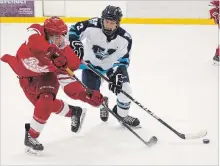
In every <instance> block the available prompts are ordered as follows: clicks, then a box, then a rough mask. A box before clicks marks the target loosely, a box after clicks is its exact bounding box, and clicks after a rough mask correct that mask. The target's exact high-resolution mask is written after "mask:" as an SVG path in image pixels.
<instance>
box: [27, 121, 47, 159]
mask: <svg viewBox="0 0 220 166" xmlns="http://www.w3.org/2000/svg"><path fill="white" fill-rule="evenodd" d="M29 130H30V124H29V123H26V124H25V139H24V144H25V146H26V148H25V152H26V153H27V154H30V155H36V156H38V155H41V152H42V151H43V150H44V147H43V145H42V144H41V143H39V142H38V140H37V138H33V137H31V136H30V134H29Z"/></svg>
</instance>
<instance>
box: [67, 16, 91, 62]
mask: <svg viewBox="0 0 220 166" xmlns="http://www.w3.org/2000/svg"><path fill="white" fill-rule="evenodd" d="M88 25H89V21H88V20H86V21H81V22H77V23H76V24H75V25H71V26H70V30H69V41H70V47H71V48H72V49H73V51H74V52H75V53H76V55H77V56H78V57H79V59H80V60H81V59H82V58H83V56H84V47H83V44H82V42H81V40H82V36H83V34H84V33H85V31H86V29H87V27H88Z"/></svg>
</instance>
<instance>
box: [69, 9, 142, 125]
mask: <svg viewBox="0 0 220 166" xmlns="http://www.w3.org/2000/svg"><path fill="white" fill-rule="evenodd" d="M121 18H122V11H121V9H120V8H119V7H116V6H110V5H109V6H107V7H106V8H105V9H104V10H103V12H102V16H101V18H92V19H89V20H86V21H82V22H77V23H76V24H75V25H72V26H71V27H70V30H69V40H70V46H71V47H72V48H73V50H74V51H75V53H76V54H77V55H78V56H79V57H80V58H81V59H83V60H84V61H86V62H87V63H90V64H91V65H92V66H93V67H94V68H95V69H96V70H98V71H99V72H101V73H102V74H106V75H107V77H108V78H109V80H110V81H111V83H110V84H109V89H110V90H111V91H112V92H113V93H115V94H116V95H117V104H116V105H115V106H114V108H113V112H114V113H116V114H118V115H119V116H121V117H122V118H123V119H124V121H125V122H126V123H127V124H128V125H130V126H133V127H137V126H139V124H140V121H139V120H138V118H134V117H132V116H129V115H128V113H129V108H130V104H131V101H130V99H128V98H127V97H126V96H125V95H124V94H122V93H120V89H123V90H124V91H125V92H126V93H128V94H131V87H130V80H129V75H128V72H127V67H128V65H129V61H130V59H129V58H130V51H131V47H132V38H131V36H130V34H129V33H127V32H126V31H125V30H124V29H123V28H122V27H120V21H121ZM84 39H85V43H84V49H83V44H82V43H81V41H82V40H84ZM81 68H82V69H84V70H83V71H82V82H83V83H84V84H85V85H86V86H88V88H90V89H92V90H100V86H101V78H100V77H99V76H97V75H95V74H94V73H93V72H92V71H91V70H89V69H87V68H86V67H85V66H83V65H81ZM115 85H116V86H115ZM105 102H106V104H108V98H107V97H105ZM108 116H109V115H108V111H107V110H106V109H105V108H101V109H100V118H101V119H102V121H107V120H108Z"/></svg>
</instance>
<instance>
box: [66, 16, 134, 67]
mask: <svg viewBox="0 0 220 166" xmlns="http://www.w3.org/2000/svg"><path fill="white" fill-rule="evenodd" d="M76 37H77V39H79V40H81V41H82V42H83V44H84V58H83V59H84V60H85V61H89V62H90V63H91V64H92V65H93V66H94V67H96V68H97V67H98V68H99V69H100V70H103V71H105V70H108V69H110V68H112V67H113V66H117V65H129V61H130V59H129V58H130V57H129V55H130V51H131V46H132V38H131V36H130V34H129V33H127V32H126V31H125V30H124V29H123V28H121V27H119V28H118V29H117V31H116V32H115V36H114V37H113V39H109V38H108V37H107V36H106V35H105V34H104V33H103V32H102V27H101V19H100V18H92V19H89V20H86V21H82V22H78V23H76V24H75V25H72V26H71V27H70V31H69V40H70V42H71V40H76Z"/></svg>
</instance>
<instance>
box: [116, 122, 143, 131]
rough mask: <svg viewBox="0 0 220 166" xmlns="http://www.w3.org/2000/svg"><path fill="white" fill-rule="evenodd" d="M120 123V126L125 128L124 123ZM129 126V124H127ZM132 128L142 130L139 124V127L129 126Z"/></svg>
mask: <svg viewBox="0 0 220 166" xmlns="http://www.w3.org/2000/svg"><path fill="white" fill-rule="evenodd" d="M119 123H120V125H121V126H122V127H125V126H124V125H123V123H122V122H119ZM127 125H128V124H127ZM128 126H129V127H130V128H132V129H140V128H142V126H141V125H140V124H139V125H138V126H131V125H128Z"/></svg>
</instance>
